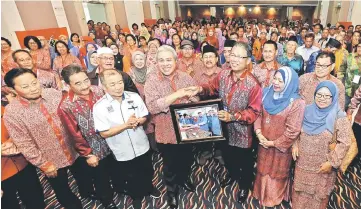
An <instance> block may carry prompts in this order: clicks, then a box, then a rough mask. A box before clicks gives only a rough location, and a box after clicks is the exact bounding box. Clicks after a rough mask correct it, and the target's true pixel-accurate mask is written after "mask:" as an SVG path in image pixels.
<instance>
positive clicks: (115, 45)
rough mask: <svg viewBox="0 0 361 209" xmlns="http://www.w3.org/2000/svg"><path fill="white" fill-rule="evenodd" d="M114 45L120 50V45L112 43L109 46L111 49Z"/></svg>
mask: <svg viewBox="0 0 361 209" xmlns="http://www.w3.org/2000/svg"><path fill="white" fill-rule="evenodd" d="M113 45H114V46H116V47H117V48H118V49H119V47H118V45H117V44H116V43H115V42H112V43H111V44H109V47H111V46H113Z"/></svg>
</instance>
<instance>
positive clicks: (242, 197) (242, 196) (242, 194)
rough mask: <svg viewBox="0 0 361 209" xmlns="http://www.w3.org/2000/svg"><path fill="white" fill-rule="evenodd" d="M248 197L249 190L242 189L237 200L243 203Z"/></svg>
mask: <svg viewBox="0 0 361 209" xmlns="http://www.w3.org/2000/svg"><path fill="white" fill-rule="evenodd" d="M247 197H248V190H244V189H241V190H240V191H239V193H238V195H237V202H238V203H240V204H242V203H245V202H246V200H247Z"/></svg>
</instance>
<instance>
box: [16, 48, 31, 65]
mask: <svg viewBox="0 0 361 209" xmlns="http://www.w3.org/2000/svg"><path fill="white" fill-rule="evenodd" d="M20 52H24V53H27V54H28V55H29V56H30V57H31V54H30V52H29V51H27V50H25V49H18V50H15V51H14V52H13V53H12V54H11V56H12V58H13V60H14V61H15V62H16V54H17V53H20Z"/></svg>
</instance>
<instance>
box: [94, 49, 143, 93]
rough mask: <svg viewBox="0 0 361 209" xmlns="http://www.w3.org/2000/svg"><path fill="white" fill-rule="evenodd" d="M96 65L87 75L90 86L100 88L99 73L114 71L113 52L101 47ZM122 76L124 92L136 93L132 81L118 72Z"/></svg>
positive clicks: (126, 75) (124, 74)
mask: <svg viewBox="0 0 361 209" xmlns="http://www.w3.org/2000/svg"><path fill="white" fill-rule="evenodd" d="M97 54H98V57H97V63H98V67H97V68H96V69H94V70H93V71H91V72H90V73H88V77H89V79H90V82H91V85H95V86H101V83H100V82H99V77H98V75H99V73H101V72H103V71H104V70H108V69H114V64H115V63H114V55H113V50H111V49H110V48H108V47H101V48H99V49H98V50H97ZM120 74H121V75H122V76H123V81H124V88H125V90H126V91H132V92H136V93H138V90H137V87H136V86H135V84H134V83H133V81H132V79H131V78H130V76H129V75H128V74H127V73H124V72H120Z"/></svg>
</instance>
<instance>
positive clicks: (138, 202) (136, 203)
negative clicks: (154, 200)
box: [132, 198, 142, 209]
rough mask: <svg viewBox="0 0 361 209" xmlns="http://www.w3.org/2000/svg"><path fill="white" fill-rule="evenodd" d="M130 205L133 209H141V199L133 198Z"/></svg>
mask: <svg viewBox="0 0 361 209" xmlns="http://www.w3.org/2000/svg"><path fill="white" fill-rule="evenodd" d="M132 204H133V208H134V209H142V198H134V199H133V203H132Z"/></svg>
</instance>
